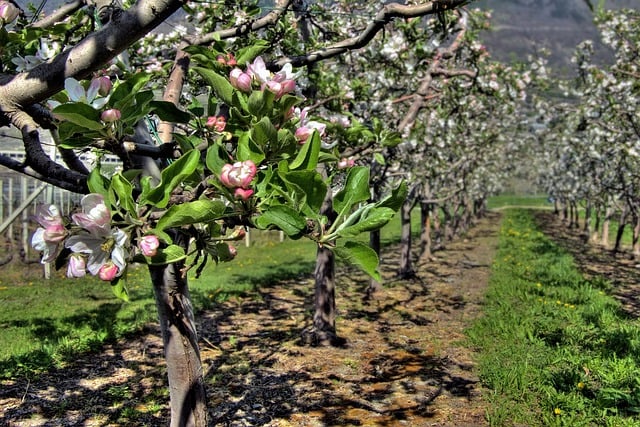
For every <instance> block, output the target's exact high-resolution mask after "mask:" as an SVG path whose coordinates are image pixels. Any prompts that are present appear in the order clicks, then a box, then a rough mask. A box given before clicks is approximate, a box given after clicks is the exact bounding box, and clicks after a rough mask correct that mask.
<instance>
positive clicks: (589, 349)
mask: <svg viewBox="0 0 640 427" xmlns="http://www.w3.org/2000/svg"><path fill="white" fill-rule="evenodd" d="M609 291H610V287H609V285H608V283H606V282H605V281H603V280H598V279H596V280H586V279H584V278H583V277H582V276H581V274H580V273H579V272H578V271H577V269H576V268H575V265H574V262H573V259H572V258H571V257H570V256H569V255H568V254H567V253H565V252H564V251H563V250H562V249H560V248H559V247H558V246H556V245H555V244H553V243H552V242H551V241H550V240H549V239H547V238H546V237H545V236H544V235H543V234H542V233H540V232H539V231H537V230H535V228H534V225H533V221H532V218H531V214H530V213H528V212H526V211H524V210H515V211H508V212H507V214H506V218H505V220H504V223H503V228H502V232H501V237H500V246H499V251H498V254H497V256H496V259H495V262H494V264H493V270H492V276H491V279H490V289H489V291H488V294H487V296H486V311H485V316H484V317H482V318H481V319H480V320H478V321H477V323H476V324H475V325H474V326H473V327H472V328H471V329H470V330H469V331H468V335H469V339H470V343H471V344H472V345H474V346H477V347H478V348H479V349H480V351H481V356H480V375H481V378H482V381H483V382H484V384H485V385H486V386H487V387H488V389H489V390H490V391H489V392H488V393H487V396H486V397H487V399H488V401H489V402H490V404H491V408H490V409H489V410H488V413H487V414H488V415H487V416H488V419H489V421H490V424H491V425H494V426H503V425H531V426H535V425H540V426H542V425H544V426H547V425H548V426H587V425H602V426H637V425H640V422H638V419H637V418H636V417H637V416H638V415H639V414H640V380H639V378H640V323H639V321H638V320H637V319H632V318H629V317H627V316H625V315H624V314H623V312H622V311H621V310H620V306H619V304H618V303H617V301H616V300H615V299H614V298H613V297H611V296H610V295H609Z"/></svg>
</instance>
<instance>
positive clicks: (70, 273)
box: [67, 254, 87, 278]
mask: <svg viewBox="0 0 640 427" xmlns="http://www.w3.org/2000/svg"><path fill="white" fill-rule="evenodd" d="M86 274H87V263H86V261H85V258H84V257H83V256H82V255H80V254H72V255H71V256H70V257H69V265H68V266H67V277H70V278H73V277H84V276H85V275H86Z"/></svg>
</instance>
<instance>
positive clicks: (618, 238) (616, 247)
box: [613, 205, 629, 253]
mask: <svg viewBox="0 0 640 427" xmlns="http://www.w3.org/2000/svg"><path fill="white" fill-rule="evenodd" d="M628 214H629V208H628V207H627V206H626V205H625V207H624V208H622V212H620V220H619V222H618V231H617V233H616V243H615V245H614V246H613V252H614V253H615V252H619V251H620V246H621V245H622V235H623V234H624V228H625V226H626V225H627V215H628Z"/></svg>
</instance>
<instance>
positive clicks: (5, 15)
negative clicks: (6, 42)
mask: <svg viewBox="0 0 640 427" xmlns="http://www.w3.org/2000/svg"><path fill="white" fill-rule="evenodd" d="M18 15H20V9H18V8H17V7H15V6H14V5H13V4H11V3H10V2H8V1H4V0H3V1H0V27H2V26H3V25H4V24H10V23H11V22H13V21H14V20H15V19H16V18H17V17H18Z"/></svg>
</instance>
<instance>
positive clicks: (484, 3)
mask: <svg viewBox="0 0 640 427" xmlns="http://www.w3.org/2000/svg"><path fill="white" fill-rule="evenodd" d="M598 1H599V0H591V3H593V4H597V3H598ZM471 6H475V7H479V8H481V9H485V10H492V11H493V14H492V27H493V28H492V30H491V31H488V32H484V33H483V34H482V35H481V38H482V40H483V42H484V43H485V44H486V45H487V47H488V49H489V51H490V52H491V54H492V56H493V57H494V58H495V59H497V60H499V61H512V60H519V61H524V60H526V58H527V56H528V55H530V54H532V53H534V52H535V51H536V50H537V49H538V48H540V47H544V48H547V49H548V50H549V51H550V53H551V56H550V57H549V63H550V66H551V67H552V69H553V72H554V73H555V74H559V75H565V76H566V75H572V74H574V73H575V71H574V66H573V64H572V63H571V56H572V54H573V52H574V50H575V47H576V46H577V45H578V44H579V43H580V42H582V41H584V40H592V41H593V42H594V44H595V47H596V58H597V60H598V61H599V62H604V63H606V62H609V61H610V60H611V53H610V52H609V50H608V49H607V47H606V46H604V45H603V44H602V43H601V42H600V40H599V35H598V32H597V30H596V27H595V25H594V24H593V14H592V12H591V11H590V10H589V6H588V4H587V0H478V1H475V2H473V3H471ZM605 7H606V8H612V9H619V8H631V9H640V0H606V1H605Z"/></svg>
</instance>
